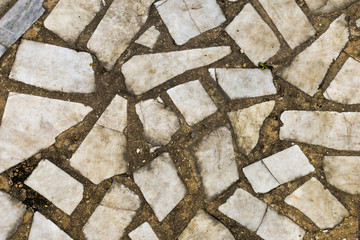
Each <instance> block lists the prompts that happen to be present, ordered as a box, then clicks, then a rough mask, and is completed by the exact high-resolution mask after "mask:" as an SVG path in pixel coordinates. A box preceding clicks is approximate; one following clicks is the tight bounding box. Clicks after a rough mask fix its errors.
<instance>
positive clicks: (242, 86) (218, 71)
mask: <svg viewBox="0 0 360 240" xmlns="http://www.w3.org/2000/svg"><path fill="white" fill-rule="evenodd" d="M209 72H210V74H211V75H212V77H213V79H214V80H215V81H216V82H217V83H218V84H219V85H220V87H221V88H222V89H223V90H224V91H225V93H226V94H227V95H228V96H229V97H230V99H232V100H233V99H239V98H252V97H260V96H265V95H272V94H276V88H275V86H274V83H273V77H272V74H271V71H270V70H268V69H265V70H260V69H250V68H210V69H209Z"/></svg>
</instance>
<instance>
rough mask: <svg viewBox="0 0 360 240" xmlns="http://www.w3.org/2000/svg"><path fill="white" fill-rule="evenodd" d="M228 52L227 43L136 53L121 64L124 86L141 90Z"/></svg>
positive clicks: (131, 90) (139, 91)
mask: <svg viewBox="0 0 360 240" xmlns="http://www.w3.org/2000/svg"><path fill="white" fill-rule="evenodd" d="M230 53H231V49H230V47H227V46H222V47H210V48H202V49H190V50H183V51H177V52H165V53H155V54H147V55H137V56H134V57H132V58H131V59H130V60H129V61H127V62H126V63H124V65H122V69H121V70H122V73H123V74H124V77H125V84H126V87H127V89H128V90H129V91H130V92H132V93H135V94H142V93H144V92H146V91H148V90H150V89H152V88H154V87H157V86H159V85H160V84H163V83H165V82H166V81H167V80H169V79H171V78H173V77H175V76H177V75H180V74H182V73H184V72H186V71H187V70H190V69H193V68H198V67H202V66H206V65H209V64H211V63H213V62H215V61H217V60H219V59H221V58H223V57H225V56H226V55H228V54H230Z"/></svg>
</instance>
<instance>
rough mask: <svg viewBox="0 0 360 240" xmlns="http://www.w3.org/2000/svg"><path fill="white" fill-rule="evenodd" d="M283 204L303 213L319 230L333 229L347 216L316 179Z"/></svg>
mask: <svg viewBox="0 0 360 240" xmlns="http://www.w3.org/2000/svg"><path fill="white" fill-rule="evenodd" d="M285 202H286V203H287V204H289V205H291V206H293V207H295V208H297V209H299V210H300V211H301V212H303V213H304V214H305V215H306V216H308V217H309V218H310V219H311V220H312V221H313V222H314V223H315V224H316V225H317V226H318V227H319V228H322V229H324V228H333V227H335V225H337V224H339V223H340V222H341V221H342V220H343V219H344V218H345V217H347V216H349V212H348V211H347V210H346V208H345V207H344V206H343V205H342V204H341V203H340V202H339V201H338V200H337V199H336V198H335V197H334V196H333V195H332V194H331V193H330V192H329V190H327V189H325V188H324V186H323V185H322V184H321V183H320V182H319V181H318V180H317V179H316V178H311V179H310V180H309V181H307V182H306V183H305V184H303V185H302V186H301V187H299V188H298V189H296V190H295V191H294V192H293V193H292V194H290V195H289V196H287V197H286V198H285Z"/></svg>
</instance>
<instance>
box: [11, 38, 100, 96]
mask: <svg viewBox="0 0 360 240" xmlns="http://www.w3.org/2000/svg"><path fill="white" fill-rule="evenodd" d="M92 61H93V60H92V58H91V55H90V54H89V53H85V52H76V51H74V50H71V49H68V48H63V47H58V46H55V45H50V44H45V43H40V42H33V41H28V40H22V41H21V44H20V46H19V48H18V51H17V54H16V59H15V62H14V65H13V67H12V69H11V73H10V76H9V77H10V78H13V79H15V80H17V81H20V82H24V83H27V84H30V85H34V86H37V87H41V88H45V89H49V90H56V91H62V92H79V93H91V92H94V91H95V74H94V71H93V69H92V68H91V66H90V64H91V63H92Z"/></svg>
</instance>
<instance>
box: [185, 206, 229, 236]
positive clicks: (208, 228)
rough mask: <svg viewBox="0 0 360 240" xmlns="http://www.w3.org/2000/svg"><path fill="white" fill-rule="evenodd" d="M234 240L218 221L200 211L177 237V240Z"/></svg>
mask: <svg viewBox="0 0 360 240" xmlns="http://www.w3.org/2000/svg"><path fill="white" fill-rule="evenodd" d="M208 239H211V240H235V238H234V237H233V235H231V233H230V231H229V230H228V229H227V228H226V227H225V226H224V225H223V224H222V223H220V222H219V221H217V220H216V219H214V218H213V217H211V216H210V215H209V214H208V213H206V212H205V211H204V210H202V209H200V210H199V211H198V212H197V213H196V215H195V217H194V218H193V219H192V220H191V221H190V223H189V224H188V226H187V227H186V228H185V230H184V231H183V232H182V233H181V235H180V236H179V240H208Z"/></svg>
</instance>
